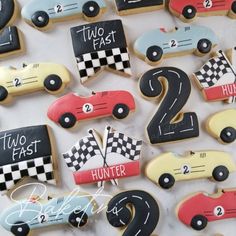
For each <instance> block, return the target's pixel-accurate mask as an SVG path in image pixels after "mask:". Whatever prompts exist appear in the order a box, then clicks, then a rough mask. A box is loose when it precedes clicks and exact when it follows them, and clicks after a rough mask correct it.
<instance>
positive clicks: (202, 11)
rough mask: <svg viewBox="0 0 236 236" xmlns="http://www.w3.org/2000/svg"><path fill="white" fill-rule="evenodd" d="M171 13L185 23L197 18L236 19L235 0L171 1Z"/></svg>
mask: <svg viewBox="0 0 236 236" xmlns="http://www.w3.org/2000/svg"><path fill="white" fill-rule="evenodd" d="M169 9H170V11H171V12H172V13H173V14H174V15H175V16H177V17H179V18H180V19H181V20H182V21H184V22H190V21H193V20H194V19H195V18H196V17H197V16H211V15H213V16H214V15H226V16H229V17H230V18H233V19H235V18H236V1H235V0H181V1H179V0H170V1H169Z"/></svg>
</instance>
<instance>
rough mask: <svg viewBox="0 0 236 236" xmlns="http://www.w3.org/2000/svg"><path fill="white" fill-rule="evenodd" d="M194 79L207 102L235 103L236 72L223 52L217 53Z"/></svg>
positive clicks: (195, 74) (196, 73)
mask: <svg viewBox="0 0 236 236" xmlns="http://www.w3.org/2000/svg"><path fill="white" fill-rule="evenodd" d="M194 78H195V80H196V82H197V84H198V86H199V87H200V89H201V91H202V93H203V96H204V98H205V99H206V100H207V101H219V100H221V101H226V102H228V103H232V102H234V101H235V96H236V70H235V68H234V66H233V65H232V63H231V62H230V60H229V58H227V56H226V54H225V53H224V52H223V51H222V50H219V51H217V52H215V53H214V54H213V57H212V58H211V59H210V60H209V61H207V62H206V63H205V64H204V65H203V66H202V68H201V69H200V70H199V71H197V72H195V73H194Z"/></svg>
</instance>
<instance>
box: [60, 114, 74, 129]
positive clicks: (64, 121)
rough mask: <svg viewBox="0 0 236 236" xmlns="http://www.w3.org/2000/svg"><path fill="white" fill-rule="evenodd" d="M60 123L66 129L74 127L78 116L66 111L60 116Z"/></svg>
mask: <svg viewBox="0 0 236 236" xmlns="http://www.w3.org/2000/svg"><path fill="white" fill-rule="evenodd" d="M58 122H59V124H60V125H61V127H63V128H65V129H69V128H72V127H73V126H74V125H75V123H76V118H75V116H74V115H73V114H72V113H65V114H63V115H62V116H61V117H60V118H59V121H58Z"/></svg>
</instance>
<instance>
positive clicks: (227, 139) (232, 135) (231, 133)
mask: <svg viewBox="0 0 236 236" xmlns="http://www.w3.org/2000/svg"><path fill="white" fill-rule="evenodd" d="M220 139H221V140H222V141H223V142H224V143H232V142H234V141H235V139H236V130H235V129H234V128H233V127H226V128H224V129H223V130H222V131H221V133H220Z"/></svg>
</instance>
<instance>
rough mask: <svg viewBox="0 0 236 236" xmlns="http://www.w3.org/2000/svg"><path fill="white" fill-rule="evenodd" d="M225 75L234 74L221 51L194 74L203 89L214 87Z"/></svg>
mask: <svg viewBox="0 0 236 236" xmlns="http://www.w3.org/2000/svg"><path fill="white" fill-rule="evenodd" d="M227 73H234V71H233V69H232V67H231V65H230V63H229V62H228V60H227V59H226V56H225V54H224V53H223V52H222V51H218V52H217V56H216V57H213V58H211V59H210V60H209V61H208V62H207V63H206V64H205V65H204V66H203V67H202V68H201V69H200V70H199V71H198V72H196V73H194V75H195V76H196V78H197V79H198V80H199V82H200V83H201V86H202V87H203V88H209V87H212V86H214V85H215V84H216V83H217V81H218V80H219V79H220V78H221V77H222V76H223V75H225V74H227Z"/></svg>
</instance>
